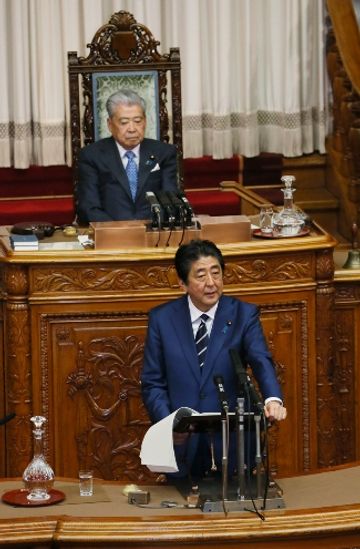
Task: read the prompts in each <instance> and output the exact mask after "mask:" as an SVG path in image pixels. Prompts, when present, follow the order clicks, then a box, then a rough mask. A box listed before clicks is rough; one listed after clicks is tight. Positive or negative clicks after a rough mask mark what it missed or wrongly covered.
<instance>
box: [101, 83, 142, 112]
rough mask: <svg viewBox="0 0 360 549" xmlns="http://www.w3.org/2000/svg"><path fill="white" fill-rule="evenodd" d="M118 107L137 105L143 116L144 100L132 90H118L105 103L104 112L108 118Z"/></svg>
mask: <svg viewBox="0 0 360 549" xmlns="http://www.w3.org/2000/svg"><path fill="white" fill-rule="evenodd" d="M118 105H139V107H141V109H142V111H143V114H144V116H145V111H146V103H145V101H144V99H143V98H142V97H140V95H138V94H137V93H136V92H134V91H133V90H118V91H116V92H115V93H113V94H111V95H110V97H109V98H108V99H107V101H106V110H107V112H108V115H109V118H111V117H112V116H113V115H114V111H115V109H116V107H117V106H118Z"/></svg>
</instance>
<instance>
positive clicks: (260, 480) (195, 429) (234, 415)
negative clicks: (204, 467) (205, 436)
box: [174, 398, 285, 512]
mask: <svg viewBox="0 0 360 549" xmlns="http://www.w3.org/2000/svg"><path fill="white" fill-rule="evenodd" d="M186 410H188V412H187V411H186ZM191 412H192V411H191V410H190V409H186V408H185V409H184V410H183V412H182V413H181V409H180V417H179V420H178V422H177V424H176V427H175V428H174V430H175V431H178V432H189V433H204V432H205V433H209V434H210V435H211V434H212V433H214V432H219V431H221V433H222V449H223V455H222V472H221V478H220V475H219V476H215V477H209V478H204V479H201V480H200V481H199V483H198V486H197V493H198V506H199V507H200V508H201V509H202V511H203V512H222V511H226V512H230V511H246V510H250V511H254V509H256V510H257V509H259V508H260V509H261V510H265V509H282V508H284V507H285V504H284V500H283V497H282V490H281V488H280V487H279V486H278V485H277V484H276V482H275V481H274V480H273V479H272V478H271V476H270V473H267V472H266V471H264V470H263V468H262V456H261V442H260V436H261V435H260V430H261V425H260V424H261V415H260V414H257V413H254V412H245V411H244V402H243V399H242V398H239V399H238V406H237V410H236V412H224V411H223V412H213V413H202V414H192V413H191ZM248 430H251V431H253V432H255V444H256V451H255V463H256V469H255V471H250V470H249V469H246V466H245V459H244V446H245V439H244V433H245V431H248ZM230 431H236V434H237V445H236V451H237V464H238V467H237V476H236V477H235V478H231V479H229V478H228V469H227V460H228V448H229V440H228V434H229V432H230ZM265 436H266V433H265ZM175 485H176V487H177V489H178V490H179V492H180V493H181V494H182V495H183V496H184V497H185V499H188V501H189V500H190V498H192V497H194V495H195V494H194V487H193V486H191V482H190V481H183V480H182V481H179V480H178V481H176V482H175Z"/></svg>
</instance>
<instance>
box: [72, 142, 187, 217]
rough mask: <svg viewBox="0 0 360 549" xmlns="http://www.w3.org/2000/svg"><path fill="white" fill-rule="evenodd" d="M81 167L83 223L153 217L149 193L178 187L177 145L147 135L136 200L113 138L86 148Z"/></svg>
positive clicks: (78, 195) (79, 211) (81, 213)
mask: <svg viewBox="0 0 360 549" xmlns="http://www.w3.org/2000/svg"><path fill="white" fill-rule="evenodd" d="M157 167H159V168H160V169H156V168H157ZM154 168H155V170H154ZM78 170H79V171H78V176H79V177H78V179H79V182H78V189H77V202H78V212H77V213H78V218H79V221H80V222H81V223H88V222H89V221H120V220H126V219H150V218H151V212H150V206H149V203H148V201H147V200H146V197H145V193H146V192H148V191H153V192H154V191H157V190H166V191H176V190H178V186H177V149H176V147H175V145H169V144H167V143H163V142H162V141H157V140H155V139H147V138H145V139H144V140H143V141H142V143H141V145H140V164H139V179H138V191H137V195H136V199H135V202H134V201H133V200H132V198H131V194H130V188H129V182H128V178H127V175H126V172H125V169H124V167H123V164H122V161H121V158H120V154H119V151H118V148H117V146H116V142H115V140H114V139H113V138H112V137H107V138H105V139H101V140H100V141H97V142H96V143H93V144H91V145H88V146H87V147H84V148H83V149H82V150H81V151H80V154H79V166H78Z"/></svg>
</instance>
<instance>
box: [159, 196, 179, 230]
mask: <svg viewBox="0 0 360 549" xmlns="http://www.w3.org/2000/svg"><path fill="white" fill-rule="evenodd" d="M155 194H156V198H157V199H158V201H159V203H160V206H161V208H162V211H163V214H164V219H163V226H164V227H171V228H172V227H173V226H174V222H175V214H174V209H173V206H172V203H171V200H170V198H169V197H168V195H167V194H166V192H165V191H156V193H155Z"/></svg>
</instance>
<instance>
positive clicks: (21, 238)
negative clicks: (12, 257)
mask: <svg viewBox="0 0 360 549" xmlns="http://www.w3.org/2000/svg"><path fill="white" fill-rule="evenodd" d="M10 244H11V247H12V248H13V250H14V251H15V252H30V251H32V250H38V249H39V240H38V237H37V236H36V235H35V234H11V235H10Z"/></svg>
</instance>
